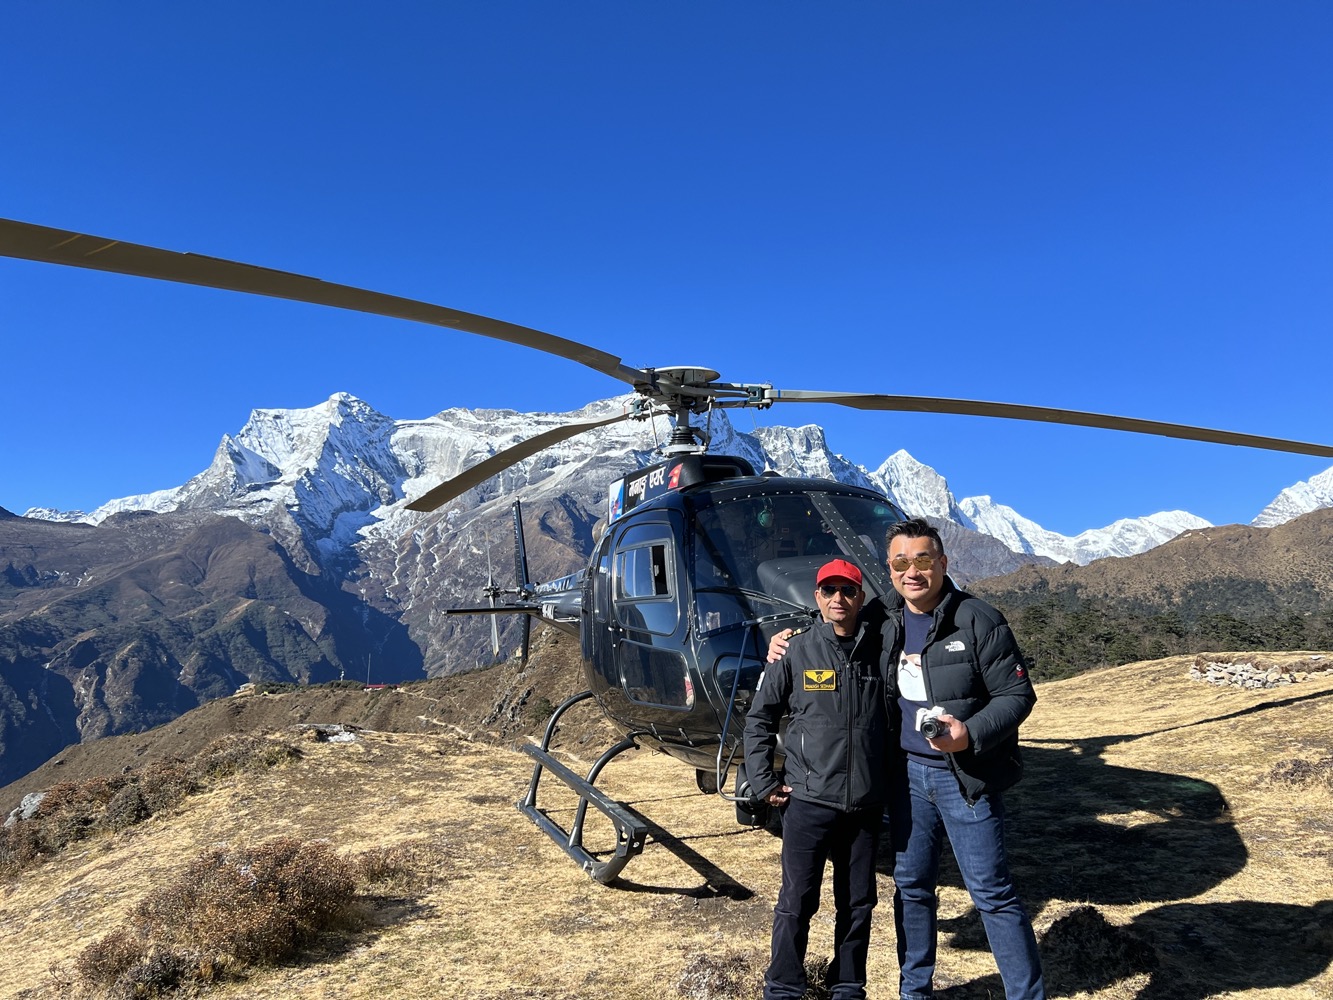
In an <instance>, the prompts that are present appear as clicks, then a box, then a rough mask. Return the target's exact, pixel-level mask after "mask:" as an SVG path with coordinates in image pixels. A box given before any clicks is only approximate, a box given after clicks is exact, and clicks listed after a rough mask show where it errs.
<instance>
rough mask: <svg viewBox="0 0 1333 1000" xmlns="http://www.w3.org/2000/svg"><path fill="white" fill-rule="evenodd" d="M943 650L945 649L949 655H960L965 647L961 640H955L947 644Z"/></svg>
mask: <svg viewBox="0 0 1333 1000" xmlns="http://www.w3.org/2000/svg"><path fill="white" fill-rule="evenodd" d="M944 648H945V649H947V650H948V651H949V652H950V653H961V652H962V651H963V650H965V649H967V646H965V645H964V644H963V643H962V641H961V640H959V639H955V640H954V641H953V642H951V643H949V644H948V645H947V646H945V647H944Z"/></svg>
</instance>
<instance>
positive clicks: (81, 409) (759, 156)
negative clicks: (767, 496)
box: [0, 0, 1333, 534]
mask: <svg viewBox="0 0 1333 1000" xmlns="http://www.w3.org/2000/svg"><path fill="white" fill-rule="evenodd" d="M1331 39H1333V5H1329V4H1327V3H1326V2H1322V0H1320V2H1301V0H1294V2H1286V0H1284V2H1280V3H1272V4H1261V3H1258V2H1245V3H1233V2H1226V0H1198V2H1170V0H1155V2H1117V3H1091V2H1077V0H1072V2H1071V0H1061V2H1047V3H1038V2H1025V3H1016V4H992V3H953V2H938V3H920V2H901V3H899V2H893V3H888V2H880V3H875V2H870V0H857V2H835V3H813V2H808V3H806V2H802V3H797V2H792V0H777V2H774V0H765V2H733V0H729V2H723V3H718V2H702V0H698V2H691V0H673V2H670V3H668V2H663V0H653V2H648V0H644V2H626V0H619V2H614V3H612V2H583V0H573V2H563V3H553V2H542V3H538V2H511V0H488V2H486V3H456V2H455V3H441V2H432V3H427V2H400V3H394V4H380V5H371V4H365V3H347V2H339V3H321V4H313V3H308V4H298V3H289V4H281V3H280V4H275V3H250V2H233V3H228V4H214V5H199V4H180V3H164V2H162V3H159V2H137V3H134V2H132V3H126V4H114V5H113V4H44V3H36V2H26V3H10V4H6V5H4V8H3V10H2V11H0V94H3V95H4V96H3V97H0V149H4V150H5V154H4V155H3V156H0V215H2V216H5V217H9V218H17V219H21V220H24V221H29V222H36V223H40V224H42V225H49V226H54V227H58V228H65V229H73V230H78V231H82V232H87V233H92V234H96V235H101V236H109V237H114V238H118V239H123V240H127V241H132V242H138V243H147V244H150V245H153V246H161V247H166V248H170V249H175V250H191V251H196V252H200V253H207V254H212V255H214V256H219V257H228V258H232V259H237V260H242V261H246V262H250V263H256V264H262V265H266V266H269V267H275V268H279V269H282V270H289V271H296V272H299V273H303V274H310V275H313V276H316V277H320V278H324V279H326V280H331V281H339V282H343V283H347V284H352V285H358V286H361V287H366V288H372V289H376V290H380V291H386V292H391V293H395V294H399V295H405V296H410V297H415V298H421V299H425V300H427V301H431V302H436V303H440V304H443V305H449V306H452V307H454V308H458V309H464V310H468V311H471V312H477V313H481V314H484V315H488V316H494V317H497V318H500V319H505V320H509V321H512V322H516V323H521V324H525V325H528V326H533V327H536V328H538V329H541V330H545V331H547V332H550V333H554V334H558V335H561V336H564V337H569V338H572V339H576V340H581V341H584V342H586V343H589V344H591V345H593V346H595V347H598V348H601V349H603V350H605V351H608V352H611V353H613V354H616V355H619V356H621V357H623V358H624V359H625V361H626V362H627V363H629V364H631V365H635V366H638V367H645V366H652V365H672V364H695V365H705V366H708V367H712V368H715V369H717V370H719V371H720V372H721V373H722V375H723V377H724V378H726V379H730V380H734V381H751V382H754V381H770V382H773V383H774V384H775V385H777V386H779V387H783V388H800V389H821V390H825V389H845V390H849V391H866V392H891V393H919V394H922V395H936V396H954V397H965V398H976V399H992V400H1002V401H1007V402H1018V403H1032V404H1038V405H1046V406H1058V407H1069V408H1077V409H1085V410H1093V411H1098V412H1108V413H1120V414H1126V415H1131V416H1137V417H1143V418H1148V419H1156V420H1164V421H1172V422H1179V423H1194V424H1200V425H1204V426H1211V427H1221V428H1225V429H1230V430H1241V431H1248V432H1251V433H1256V434H1266V435H1271V436H1277V437H1292V438H1298V439H1302V440H1309V441H1320V442H1330V441H1333V422H1330V420H1329V417H1328V413H1329V407H1328V402H1327V385H1328V381H1329V356H1330V351H1331V349H1330V346H1329V332H1330V331H1329V326H1330V323H1329V321H1330V317H1333V281H1330V277H1331V276H1333V244H1331V236H1330V234H1333V59H1330V58H1329V45H1330V40H1331ZM0 343H2V346H0V350H2V351H3V354H2V355H0V357H2V358H3V360H2V361H0V372H3V384H4V388H5V393H4V395H5V405H4V413H5V416H4V419H3V421H0V463H2V464H0V470H2V474H0V506H4V507H6V508H8V509H10V510H13V511H17V512H22V511H23V510H26V509H27V508H28V507H29V506H38V505H40V506H52V507H58V508H62V509H69V508H85V509H89V508H92V507H94V506H97V505H98V504H100V503H101V502H103V501H105V500H107V499H110V498H113V497H119V496H124V495H129V494H134V493H141V492H147V491H149V490H154V489H162V488H166V487H169V486H174V485H178V484H180V483H182V482H184V481H185V480H186V479H187V478H189V477H190V476H191V475H193V474H195V473H196V472H198V471H200V470H201V469H203V468H204V467H205V466H206V465H207V464H208V462H209V461H210V459H211V457H212V453H213V450H214V449H215V447H216V445H217V443H218V440H219V439H220V438H221V436H222V435H223V434H224V433H234V432H235V431H236V430H238V429H239V428H240V427H241V426H242V424H243V423H244V422H245V420H246V418H247V416H248V414H249V412H250V410H251V409H252V408H256V407H305V406H311V405H314V404H316V403H318V402H320V401H322V400H323V399H326V398H327V397H328V396H329V395H330V394H332V393H334V392H337V391H346V392H351V393H353V394H355V395H357V396H360V397H361V398H363V399H365V400H366V401H367V402H369V403H371V404H372V405H373V406H375V407H376V408H377V409H379V410H380V411H381V412H384V413H387V414H389V415H391V416H394V417H399V418H409V417H422V416H426V415H428V414H431V413H434V412H437V411H439V410H441V409H444V408H446V407H450V406H472V407H476V406H486V407H508V408H513V409H519V410H553V411H562V410H571V409H575V408H577V407H579V406H581V405H583V404H584V403H585V402H588V401H590V400H592V399H598V398H603V397H606V396H611V395H615V394H617V393H619V392H620V390H621V386H620V384H619V383H615V382H612V381H610V380H608V379H606V378H605V377H603V376H599V375H597V374H596V373H593V372H591V371H587V370H584V369H583V368H581V367H580V366H578V365H576V364H573V363H571V362H567V361H563V360H560V359H555V358H546V357H544V356H542V355H539V354H536V353H534V352H532V351H528V350H525V349H522V348H518V347H511V346H508V345H504V344H499V343H495V342H491V341H487V340H484V339H481V338H477V337H472V336H469V335H466V334H456V333H452V332H450V331H444V330H439V329H436V328H432V327H420V326H415V325H413V324H409V323H404V322H401V321H394V320H388V319H381V318H376V317H367V316H359V315H351V314H346V315H344V314H339V313H337V312H335V311H332V310H328V309H323V308H319V307H314V306H304V305H300V304H294V303H287V302H279V301H274V300H267V299H251V298H246V297H244V296H238V295H235V294H230V293H225V292H218V291H213V290H207V289H197V288H189V287H177V286H171V285H166V284H162V283H157V282H151V281H147V280H143V279H133V278H125V277H121V276H117V275H107V274H99V273H95V272H87V271H78V270H71V269H64V268H58V267H52V266H50V265H41V264H34V263H29V262H20V261H12V260H8V259H4V260H0ZM734 419H735V422H736V424H737V426H739V427H741V428H742V429H748V428H749V427H752V426H755V425H756V424H785V425H797V424H803V423H819V424H822V425H824V426H825V427H826V429H827V431H828V435H829V439H830V441H831V443H832V445H833V447H834V448H835V449H836V450H838V451H840V452H842V453H843V454H845V455H846V456H847V457H848V458H850V459H852V460H853V461H856V462H860V463H862V464H864V465H867V466H868V467H870V468H874V467H875V466H877V465H878V464H879V463H880V462H881V461H882V460H883V459H884V458H885V457H886V456H888V455H889V454H890V453H892V452H894V451H896V450H897V449H899V448H905V449H907V450H908V451H909V452H911V453H912V454H913V455H914V456H915V457H916V458H918V459H920V460H921V461H923V462H925V463H927V464H929V465H931V466H933V467H934V468H936V469H937V470H938V471H939V472H940V473H942V474H943V475H944V476H946V477H947V478H948V480H949V483H950V486H951V487H952V489H953V490H954V492H955V494H956V495H957V496H959V497H962V496H969V495H976V494H981V493H988V494H990V495H992V496H993V497H994V498H995V499H996V500H997V501H999V502H1001V503H1006V504H1008V505H1010V506H1012V507H1014V508H1016V509H1017V510H1018V511H1019V512H1020V513H1022V514H1024V515H1025V516H1027V517H1030V518H1032V519H1034V520H1036V521H1038V522H1039V523H1041V524H1042V525H1044V526H1045V527H1047V528H1051V529H1053V530H1057V531H1061V532H1064V533H1067V534H1073V533H1076V532H1078V531H1081V530H1083V529H1085V528H1089V527H1096V526H1101V525H1103V524H1107V523H1109V522H1110V521H1112V520H1114V519H1116V518H1118V517H1127V516H1136V515H1142V514H1148V513H1152V512H1154V511H1158V510H1167V509H1185V510H1190V511H1192V512H1194V513H1196V514H1198V515H1200V516H1202V517H1205V518H1208V519H1209V520H1211V521H1214V522H1217V523H1226V522H1231V521H1242V522H1243V521H1248V520H1249V519H1250V518H1251V517H1253V516H1254V515H1255V514H1256V513H1258V511H1259V509H1260V508H1261V507H1262V506H1263V505H1264V504H1265V503H1266V502H1267V501H1268V500H1270V499H1271V498H1272V497H1273V496H1274V495H1275V494H1276V493H1277V492H1278V491H1279V490H1280V489H1282V488H1283V487H1285V486H1288V485H1290V484H1292V483H1294V482H1297V481H1299V480H1303V479H1307V478H1309V477H1310V476H1311V475H1314V474H1315V473H1318V472H1320V471H1322V470H1323V469H1325V468H1327V467H1328V465H1329V463H1328V462H1327V460H1321V459H1317V458H1301V457H1297V456H1290V455H1276V454H1264V453H1260V452H1251V451H1247V450H1243V449H1237V448H1230V447H1223V446H1217V445H1205V444H1195V443H1186V442H1178V441H1158V440H1153V439H1148V438H1143V437H1139V436H1136V435H1125V434H1115V433H1112V432H1108V431H1093V430H1084V429H1061V428H1052V427H1045V426H1041V425H1035V424H1026V423H1016V422H1009V421H996V420H982V419H979V418H965V417H949V416H925V415H922V416H917V415H897V414H869V413H864V412H859V411H853V410H842V409H840V408H837V407H831V406H805V405H801V406H789V407H785V408H783V407H775V408H774V409H773V410H771V411H768V412H765V413H759V414H753V415H751V414H750V413H745V412H740V413H737V414H736V415H735V417H734Z"/></svg>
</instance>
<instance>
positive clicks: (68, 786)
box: [0, 734, 301, 874]
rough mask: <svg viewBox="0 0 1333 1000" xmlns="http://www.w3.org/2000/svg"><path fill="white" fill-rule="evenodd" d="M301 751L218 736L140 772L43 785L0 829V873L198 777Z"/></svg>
mask: <svg viewBox="0 0 1333 1000" xmlns="http://www.w3.org/2000/svg"><path fill="white" fill-rule="evenodd" d="M299 756H301V751H300V750H299V749H297V748H296V746H294V745H293V744H290V743H286V742H284V741H282V740H276V739H272V738H269V737H265V736H253V735H248V734H246V735H237V736H224V737H223V738H222V739H219V740H216V741H214V742H213V743H211V744H210V745H209V746H208V747H207V748H206V749H204V750H203V751H201V752H200V753H199V754H198V755H197V756H196V757H195V758H194V759H193V760H192V761H191V762H189V763H187V762H185V761H183V760H179V759H175V760H168V761H159V762H155V763H152V764H149V765H147V766H146V767H144V768H143V769H142V770H140V771H136V772H131V773H130V774H129V775H117V776H115V777H97V778H90V779H88V780H87V781H63V782H61V783H60V784H58V785H53V786H52V787H51V788H49V789H47V791H46V795H45V797H44V798H43V799H42V801H41V804H40V805H39V806H38V807H37V810H36V812H35V813H34V814H33V815H32V816H31V817H30V818H29V819H26V820H20V821H18V822H17V823H15V824H13V825H12V826H9V827H5V828H3V829H0V874H13V873H15V872H18V871H20V870H21V869H23V868H25V867H27V866H28V865H30V864H32V863H33V862H34V861H36V860H37V859H38V858H40V857H42V856H43V855H48V854H54V853H56V852H57V851H60V850H63V849H64V848H65V847H67V846H68V845H70V844H72V843H74V842H76V841H79V840H82V839H84V838H85V837H88V836H91V835H92V834H94V833H96V832H98V831H113V832H114V831H117V830H124V829H126V828H127V827H130V826H133V825H134V824H136V823H141V822H143V821H144V820H145V819H147V818H148V817H149V816H151V815H153V814H154V813H157V812H161V811H162V810H163V809H169V808H171V807H172V806H174V805H176V804H177V803H179V802H181V801H182V800H183V799H185V798H186V797H187V796H189V795H192V794H194V793H195V792H197V791H199V789H200V787H201V785H202V783H203V782H205V781H207V780H209V779H212V778H219V777H223V776H226V775H229V774H234V773H237V772H240V771H254V770H261V769H265V768H270V767H276V766H277V765H279V764H281V763H284V762H285V761H288V760H291V759H292V758H294V757H299Z"/></svg>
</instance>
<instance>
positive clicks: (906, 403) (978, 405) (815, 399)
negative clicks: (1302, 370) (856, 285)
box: [723, 389, 1333, 458]
mask: <svg viewBox="0 0 1333 1000" xmlns="http://www.w3.org/2000/svg"><path fill="white" fill-rule="evenodd" d="M770 399H771V401H772V402H775V403H835V404H837V405H839V406H851V407H854V408H856V409H858V410H895V411H899V412H909V413H956V414H961V415H964V416H976V417H1005V418H1008V419H1010V420H1033V421H1038V422H1041V423H1048V424H1069V425H1072V426H1075V427H1099V428H1103V429H1105V430H1113V431H1130V432H1132V433H1135V434H1154V435H1157V436H1159V437H1173V438H1183V439H1184V440H1186V441H1208V442H1211V443H1214V444H1230V445H1237V446H1240V447H1243V448H1260V449H1263V450H1265V451H1286V452H1292V453H1294V454H1297V455H1317V456H1319V457H1321V458H1333V446H1330V445H1325V444H1311V443H1309V442H1306V441H1290V440H1287V439H1285V438H1272V437H1263V436H1261V435H1258V434H1241V433H1239V432H1237V431H1222V430H1213V429H1211V428H1208V427H1192V426H1190V425H1188V424H1170V423H1163V422H1161V421H1158V420H1140V419H1138V418H1136V417H1117V416H1112V415H1110V414H1105V413H1088V412H1085V411H1083V410H1062V409H1056V408H1054V407H1047V406H1026V405H1022V404H1019V403H990V402H985V401H983V400H975V399H946V398H943V397H939V396H886V395H879V394H876V393H859V392H817V391H809V390H801V389H781V390H777V389H774V390H773V391H772V392H771V394H770ZM723 405H725V404H723Z"/></svg>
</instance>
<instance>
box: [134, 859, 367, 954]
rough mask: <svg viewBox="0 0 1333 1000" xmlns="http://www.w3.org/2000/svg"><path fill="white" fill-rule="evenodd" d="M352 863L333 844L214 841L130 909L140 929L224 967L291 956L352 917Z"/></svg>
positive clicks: (146, 934)
mask: <svg viewBox="0 0 1333 1000" xmlns="http://www.w3.org/2000/svg"><path fill="white" fill-rule="evenodd" d="M354 891H355V883H354V880H353V878H352V871H351V867H350V865H349V864H348V863H347V862H346V861H344V860H343V859H341V858H339V857H338V856H337V855H335V854H334V853H333V851H332V850H331V849H330V848H329V846H328V845H327V844H320V843H310V844H307V843H303V842H301V841H299V840H295V839H293V838H290V837H278V838H274V839H273V840H267V841H264V842H263V843H261V844H259V845H257V846H254V847H240V848H230V847H226V846H220V847H213V848H210V849H209V850H207V851H205V852H204V853H203V854H202V855H200V856H199V857H198V858H196V859H195V860H194V861H192V862H191V863H190V864H189V865H188V866H186V868H185V870H184V872H183V873H182V874H181V877H180V878H179V879H178V880H177V881H176V882H174V883H172V884H171V885H168V886H164V887H163V888H161V889H158V890H157V891H155V892H153V893H152V894H150V895H149V896H148V897H147V898H146V899H144V900H143V902H141V903H140V904H139V905H138V906H137V907H135V909H134V911H133V913H132V914H131V923H132V925H133V926H134V928H135V929H136V931H137V933H138V934H139V935H140V936H141V937H143V938H146V939H149V940H152V941H155V942H159V943H162V944H167V945H172V946H176V947H181V948H186V949H192V950H195V951H197V952H199V953H201V954H202V955H203V956H205V957H208V958H213V959H214V960H215V961H216V963H217V964H218V965H219V966H221V967H224V968H225V967H227V966H229V965H231V964H234V963H236V962H239V963H242V964H247V963H251V962H268V961H273V960H274V959H277V958H281V957H283V956H285V955H289V954H291V953H292V952H294V951H296V950H297V949H299V948H300V947H301V946H302V945H304V944H306V943H307V942H308V941H309V940H310V939H311V938H312V937H313V936H314V935H315V934H317V933H318V932H319V931H321V930H325V929H327V928H331V927H335V926H338V925H339V924H340V923H342V922H343V919H344V917H346V916H347V915H348V911H349V907H350V904H351V901H352V896H353V893H354Z"/></svg>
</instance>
